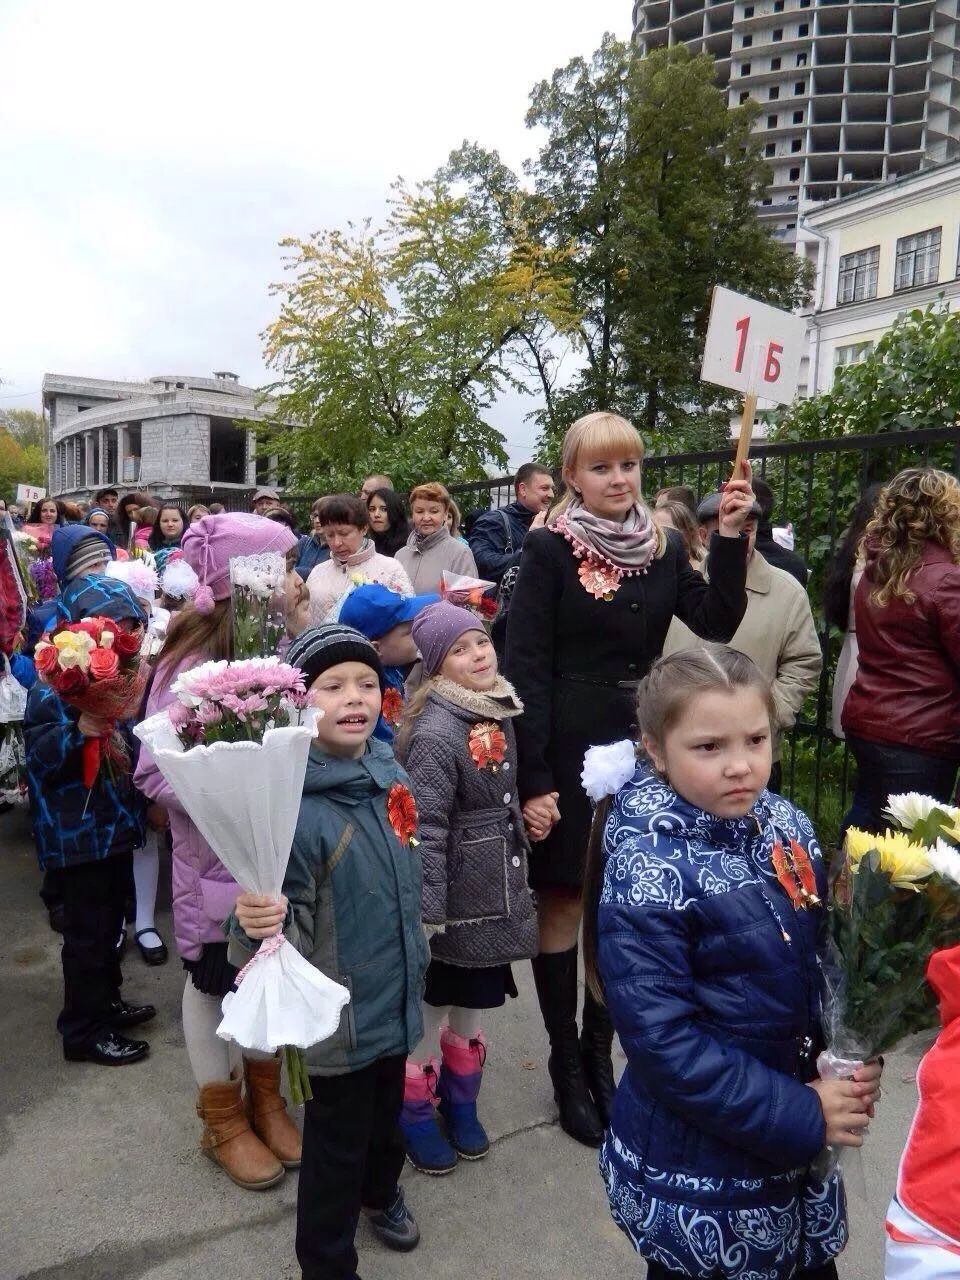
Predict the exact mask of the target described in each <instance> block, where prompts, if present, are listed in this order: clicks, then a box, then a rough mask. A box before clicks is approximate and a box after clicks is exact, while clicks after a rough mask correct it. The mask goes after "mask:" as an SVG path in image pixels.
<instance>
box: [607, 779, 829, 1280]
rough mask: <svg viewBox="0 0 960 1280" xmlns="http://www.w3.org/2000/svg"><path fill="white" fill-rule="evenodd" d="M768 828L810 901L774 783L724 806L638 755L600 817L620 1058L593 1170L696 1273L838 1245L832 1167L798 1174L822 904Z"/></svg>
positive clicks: (750, 1268)
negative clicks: (700, 801)
mask: <svg viewBox="0 0 960 1280" xmlns="http://www.w3.org/2000/svg"><path fill="white" fill-rule="evenodd" d="M775 839H780V840H781V841H782V842H783V844H784V845H785V846H786V845H788V842H789V841H790V840H791V839H794V840H796V841H798V843H799V844H801V845H802V846H803V847H804V849H806V850H807V852H808V853H809V855H810V859H811V862H812V863H813V865H814V867H815V869H816V873H817V879H818V884H819V888H820V892H821V897H823V896H824V894H825V890H826V883H825V874H824V867H823V862H822V858H821V854H820V850H819V848H818V846H817V842H816V837H815V835H814V831H813V827H812V826H811V824H810V821H809V819H808V818H807V817H806V815H805V814H803V813H801V812H800V811H799V810H797V809H795V808H794V807H793V805H791V804H790V803H789V802H788V801H786V800H784V799H782V798H781V797H780V796H776V795H773V794H772V793H771V792H767V791H765V792H763V793H762V795H761V797H760V799H759V800H758V802H757V804H756V805H755V807H754V809H753V811H752V812H751V813H750V814H748V815H747V816H746V817H745V818H742V819H736V820H725V819H720V818H717V817H715V816H714V815H712V814H709V813H706V812H704V811H703V810H700V809H697V808H695V807H694V806H692V805H690V804H688V803H687V802H686V801H685V800H684V799H682V798H681V797H680V796H678V795H677V793H676V792H675V791H673V789H672V788H671V787H670V786H669V785H667V784H666V783H665V782H664V781H663V779H662V778H661V777H660V776H659V775H657V774H656V773H654V772H653V771H652V770H651V769H650V767H649V766H648V765H646V764H641V765H639V766H638V768H637V771H636V773H635V774H634V777H633V778H632V780H631V781H630V782H629V783H627V785H626V786H625V787H623V788H622V789H621V790H620V792H619V793H618V794H617V795H616V796H615V797H614V800H613V803H612V807H611V811H610V815H609V818H608V821H607V825H606V828H605V831H604V855H605V871H604V881H603V889H602V893H601V899H600V905H599V909H598V921H597V931H598V963H599V969H600V974H601V977H602V980H603V985H604V990H605V993H606V999H607V1004H608V1006H609V1009H610V1014H611V1017H612V1019H613V1022H614V1025H615V1027H616V1029H617V1032H618V1034H619V1037H620V1041H621V1044H622V1045H623V1048H624V1051H625V1053H626V1055H627V1068H626V1071H625V1072H624V1075H623V1078H622V1080H621V1082H620V1086H619V1088H618V1090H617V1095H616V1099H615V1102H614V1106H613V1113H612V1117H611V1123H610V1130H609V1131H608V1133H607V1137H606V1141H605V1144H604V1148H603V1151H602V1153H601V1170H602V1172H603V1175H604V1178H605V1181H606V1183H607V1191H608V1195H609V1198H610V1203H611V1210H612V1212H613V1216H614V1219H615V1221H617V1223H618V1224H619V1225H620V1226H621V1227H622V1228H623V1229H624V1231H626V1233H627V1234H628V1236H629V1237H630V1238H631V1240H632V1241H633V1243H634V1245H635V1247H636V1248H637V1249H638V1250H639V1251H640V1252H641V1253H642V1254H643V1255H644V1256H645V1257H647V1258H650V1259H655V1260H656V1261H658V1262H660V1263H661V1265H663V1266H666V1267H667V1268H669V1269H671V1270H674V1271H677V1272H678V1273H679V1274H681V1275H686V1276H691V1277H697V1278H698V1280H700V1278H702V1280H706V1278H707V1277H709V1278H710V1280H713V1278H714V1277H730V1278H731V1280H732V1278H734V1277H741V1276H742V1277H747V1276H754V1275H763V1276H764V1277H765V1280H766V1278H769V1280H780V1278H781V1277H782V1278H783V1280H787V1278H788V1277H790V1276H792V1275H793V1274H794V1270H795V1269H797V1268H807V1267H815V1266H819V1265H821V1264H823V1263H824V1262H826V1261H827V1260H828V1259H829V1258H831V1257H833V1256H834V1255H835V1254H837V1253H839V1252H840V1250H841V1249H842V1248H843V1245H844V1243H845V1242H846V1222H845V1213H844V1204H843V1190H842V1184H841V1182H840V1179H839V1176H838V1175H833V1176H831V1177H830V1178H828V1179H827V1180H826V1181H825V1182H816V1181H815V1180H814V1179H813V1178H812V1176H811V1175H810V1173H809V1171H808V1166H809V1165H810V1163H811V1161H812V1160H813V1159H814V1157H815V1156H816V1155H817V1153H818V1152H819V1151H820V1149H821V1147H822V1145H823V1140H824V1128H825V1126H824V1120H823V1115H822V1112H821V1110H820V1104H819V1100H818V1098H817V1095H816V1094H815V1093H814V1091H813V1090H812V1089H809V1088H807V1086H806V1084H805V1083H803V1082H804V1081H805V1080H809V1079H811V1078H813V1076H814V1075H815V1067H814V1062H815V1058H816V1050H817V1048H818V1047H819V1045H820V1037H821V1031H820V1001H821V977H820V968H819V946H820V936H821V931H822V926H823V909H822V908H814V909H806V910H795V909H794V908H793V907H792V906H791V904H790V899H789V897H788V895H787V893H786V891H785V890H784V889H783V888H782V886H781V885H780V884H779V882H778V880H777V878H776V876H775V874H774V872H773V868H772V865H771V851H772V848H773V843H774V840H775Z"/></svg>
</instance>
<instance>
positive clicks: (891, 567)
mask: <svg viewBox="0 0 960 1280" xmlns="http://www.w3.org/2000/svg"><path fill="white" fill-rule="evenodd" d="M863 550H864V558H865V561H866V567H865V570H864V574H863V578H862V579H861V582H860V585H859V587H858V588H857V594H856V600H855V605H854V608H855V612H856V627H857V640H858V642H859V647H860V664H859V668H858V671H857V678H856V680H855V681H854V683H853V687H852V688H851V690H850V692H849V694H848V695H847V699H846V702H845V703H844V707H843V730H844V733H845V734H846V735H847V739H848V740H849V743H850V747H851V749H852V751H853V754H854V757H855V758H856V761H857V774H858V778H857V784H856V787H855V789H854V794H853V802H852V804H851V807H850V810H849V812H848V813H847V816H846V819H845V822H844V825H845V826H847V825H850V824H852V825H854V826H858V827H861V828H864V829H865V830H868V831H882V830H883V829H884V827H886V826H888V825H889V823H887V822H885V821H884V819H883V817H882V813H883V809H884V808H885V807H886V803H887V796H888V795H891V794H896V793H898V792H903V791H921V792H925V793H926V794H928V795H932V796H935V797H936V798H937V799H938V800H943V801H950V800H951V799H952V798H953V789H954V782H955V780H956V774H957V766H958V764H960V485H958V483H957V481H956V480H955V479H954V477H953V476H951V475H949V474H948V473H947V472H945V471H937V470H935V469H934V468H932V467H910V468H908V469H907V470H905V471H901V472H900V474H899V475H897V476H895V477H894V479H893V480H892V481H891V482H890V484H889V485H887V487H886V488H885V489H884V490H883V492H882V493H881V495H880V498H879V500H878V503H877V509H876V512H875V515H874V518H873V519H872V520H871V521H870V523H869V524H868V525H867V530H866V534H865V537H864V542H863Z"/></svg>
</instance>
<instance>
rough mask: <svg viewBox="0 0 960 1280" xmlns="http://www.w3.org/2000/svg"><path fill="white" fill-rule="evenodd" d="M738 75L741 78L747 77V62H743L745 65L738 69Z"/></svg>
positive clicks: (748, 68)
mask: <svg viewBox="0 0 960 1280" xmlns="http://www.w3.org/2000/svg"><path fill="white" fill-rule="evenodd" d="M740 74H741V75H742V76H748V75H749V74H750V63H749V62H745V63H744V64H743V66H742V67H741V68H740Z"/></svg>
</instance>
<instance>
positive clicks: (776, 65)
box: [770, 58, 780, 71]
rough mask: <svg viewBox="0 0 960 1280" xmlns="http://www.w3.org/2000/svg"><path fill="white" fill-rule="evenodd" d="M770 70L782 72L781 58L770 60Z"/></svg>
mask: <svg viewBox="0 0 960 1280" xmlns="http://www.w3.org/2000/svg"><path fill="white" fill-rule="evenodd" d="M770 70H771V71H779V70H780V59H779V58H771V59H770Z"/></svg>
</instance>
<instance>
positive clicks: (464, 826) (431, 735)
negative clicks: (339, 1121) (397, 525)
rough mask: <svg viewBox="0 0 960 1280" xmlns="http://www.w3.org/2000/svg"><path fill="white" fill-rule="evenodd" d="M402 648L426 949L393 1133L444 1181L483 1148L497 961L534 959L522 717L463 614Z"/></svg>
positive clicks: (501, 995)
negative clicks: (481, 1109)
mask: <svg viewBox="0 0 960 1280" xmlns="http://www.w3.org/2000/svg"><path fill="white" fill-rule="evenodd" d="M413 639H414V641H415V642H416V645H417V648H418V649H419V650H420V654H421V657H422V659H423V671H424V675H425V676H426V677H428V679H427V680H426V681H425V683H423V684H422V685H421V686H420V688H419V689H418V690H417V692H416V693H415V694H414V695H413V697H412V698H411V700H410V702H409V703H408V705H407V710H406V714H405V716H404V721H403V724H402V726H401V730H400V734H399V737H398V742H397V749H398V753H399V756H400V759H401V760H402V761H403V763H404V766H405V767H406V769H407V772H408V773H409V775H410V779H411V782H412V785H413V789H414V794H415V795H416V797H417V803H418V805H419V807H420V812H421V815H422V826H421V832H420V835H421V847H420V852H421V855H422V858H423V919H424V924H425V925H426V926H427V927H428V929H430V930H431V931H432V932H433V938H432V940H431V944H430V949H431V953H432V958H431V961H430V968H429V969H428V970H427V982H426V991H425V994H424V1024H425V1029H424V1035H423V1039H422V1040H421V1041H420V1043H419V1044H418V1045H417V1047H416V1048H415V1049H414V1051H413V1053H412V1054H411V1055H410V1059H409V1061H408V1062H407V1070H406V1083H405V1088H404V1106H403V1116H402V1121H401V1124H402V1128H403V1133H404V1138H405V1139H406V1143H407V1155H408V1157H409V1159H410V1162H411V1164H413V1166H414V1167H415V1168H417V1169H420V1170H422V1171H423V1172H424V1173H431V1174H443V1173H449V1172H450V1171H451V1170H452V1169H453V1168H454V1166H455V1165H456V1163H457V1158H458V1156H462V1157H463V1158H464V1159H466V1160H479V1159H481V1158H482V1157H483V1156H485V1155H486V1154H487V1151H488V1150H489V1146H490V1144H489V1142H488V1140H487V1135H486V1133H485V1131H484V1128H483V1125H482V1124H481V1123H480V1121H479V1120H478V1118H477V1095H478V1094H479V1092H480V1084H481V1080H482V1077H483V1067H484V1062H485V1059H486V1040H485V1039H484V1035H483V1032H482V1030H481V1025H482V1022H483V1020H484V1010H488V1009H493V1008H497V1007H499V1006H501V1005H503V1004H504V1003H505V1001H506V997H507V996H511V997H514V996H516V994H517V988H516V984H515V983H514V980H513V975H512V973H511V970H510V963H511V961H514V960H524V959H529V958H530V957H531V956H533V955H535V954H536V951H537V921H536V913H535V911H534V906H533V898H532V896H531V893H530V889H529V887H528V885H527V849H528V844H527V838H526V835H525V832H524V825H523V818H522V816H521V813H520V804H519V801H518V800H517V791H516V769H517V752H516V739H515V736H514V729H513V724H512V721H513V719H514V718H515V717H516V716H518V715H520V713H521V712H522V711H523V706H522V704H521V702H520V700H519V699H518V698H517V696H516V694H515V693H514V690H513V687H512V685H510V684H508V683H507V681H506V680H504V679H503V677H502V676H501V675H499V673H498V671H497V656H496V653H495V652H494V648H493V645H492V643H491V641H490V638H489V636H488V635H487V633H486V631H485V630H484V628H483V626H482V624H481V623H480V622H479V621H478V619H477V617H476V615H475V614H473V613H471V612H470V611H469V610H467V609H462V608H459V607H458V606H456V605H453V604H450V603H448V602H447V601H441V602H440V603H438V604H431V605H428V606H427V607H426V608H425V609H423V610H421V612H420V613H418V614H417V616H416V618H415V619H414V621H413ZM444 1024H446V1025H444ZM438 1037H439V1043H438ZM438 1049H439V1057H440V1058H441V1059H442V1065H440V1064H439V1063H438V1060H437V1059H438V1052H437V1051H438ZM438 1067H439V1070H438ZM435 1099H438V1100H439V1110H440V1114H441V1116H442V1118H443V1120H444V1123H445V1128H446V1132H445V1133H444V1132H442V1131H441V1130H440V1128H439V1127H438V1125H437V1121H436V1119H435V1115H434V1102H435Z"/></svg>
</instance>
